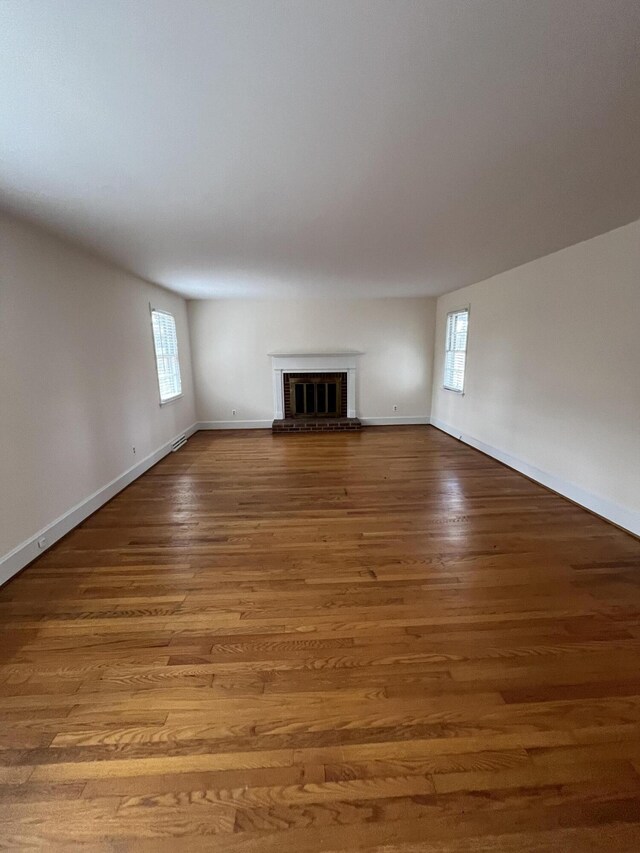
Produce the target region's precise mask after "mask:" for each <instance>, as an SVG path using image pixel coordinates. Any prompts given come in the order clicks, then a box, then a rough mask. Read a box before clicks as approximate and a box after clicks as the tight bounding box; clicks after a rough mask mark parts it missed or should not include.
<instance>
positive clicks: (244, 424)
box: [197, 420, 273, 429]
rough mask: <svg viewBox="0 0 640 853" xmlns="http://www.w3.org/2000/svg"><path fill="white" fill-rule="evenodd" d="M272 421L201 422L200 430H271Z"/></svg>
mask: <svg viewBox="0 0 640 853" xmlns="http://www.w3.org/2000/svg"><path fill="white" fill-rule="evenodd" d="M272 423H273V420H270V421H236V420H233V421H200V423H199V424H198V425H197V426H198V429H271V424H272Z"/></svg>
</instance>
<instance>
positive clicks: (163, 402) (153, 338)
mask: <svg viewBox="0 0 640 853" xmlns="http://www.w3.org/2000/svg"><path fill="white" fill-rule="evenodd" d="M154 314H165V315H167V316H168V317H171V320H172V321H173V327H174V329H175V333H176V365H177V368H178V381H179V383H180V391H179V393H177V394H174V395H173V396H171V397H167V398H166V399H165V400H163V399H162V388H161V385H160V370H159V365H158V350H157V347H156V334H155V329H154V328H153V315H154ZM149 326H150V328H151V343H152V345H153V358H154V362H155V365H156V382H157V385H158V398H159V404H160V406H167V405H168V404H169V403H174V402H175V401H176V400H179V399H180V398H181V397H183V396H184V392H183V390H182V370H181V369H180V346H179V342H178V324H177V323H176V318H175V315H174V314H172V313H171V311H167V310H165V309H164V308H156V307H155V306H154V305H152V304H151V303H149Z"/></svg>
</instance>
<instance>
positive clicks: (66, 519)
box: [0, 424, 198, 585]
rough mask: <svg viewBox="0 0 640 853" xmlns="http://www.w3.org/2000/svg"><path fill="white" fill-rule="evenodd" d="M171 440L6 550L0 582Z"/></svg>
mask: <svg viewBox="0 0 640 853" xmlns="http://www.w3.org/2000/svg"><path fill="white" fill-rule="evenodd" d="M197 429H198V425H197V424H192V426H190V427H189V429H187V430H184V434H185V435H186V436H187V438H188V437H189V436H191V435H193V433H194V432H196V431H197ZM182 434H183V433H182V432H180V433H179V434H178V435H182ZM177 437H178V436H176V438H177ZM174 440H175V439H172V440H171V441H168V442H167V443H166V444H163V445H162V447H160V448H158V450H155V451H154V452H153V453H150V454H149V456H147V457H145V458H144V459H141V460H140V462H138V463H136V464H135V465H134V466H133V467H131V468H129V469H128V470H127V471H125V472H124V473H123V474H120V476H119V477H116V478H115V480H112V481H111V482H110V483H107V485H106V486H103V487H102V488H101V489H98V491H97V492H94V493H93V494H92V495H89V497H88V498H85V500H83V501H81V502H80V503H78V504H76V505H75V506H74V507H71V509H70V510H68V511H67V512H65V513H64V515H61V516H60V517H59V518H56V520H55V521H52V522H51V524H47V526H46V527H43V528H42V530H38V532H37V533H35V534H34V535H33V536H31V537H29V539H26V540H25V541H24V542H21V543H20V545H18V546H17V547H16V548H14V549H13V551H10V552H9V553H8V554H5V555H4V557H1V558H0V585H2V584H3V583H5V582H6V581H8V580H9V578H11V577H13V575H15V574H16V573H17V572H19V571H20V569H24V567H25V566H26V565H28V564H29V563H30V562H31V561H32V560H35V558H36V557H39V556H40V555H41V554H44V552H45V551H46V550H48V549H49V548H50V547H51V546H52V545H53V544H54V543H55V542H57V541H58V539H61V538H62V537H63V536H65V535H66V534H67V533H69V531H70V530H73V528H74V527H77V526H78V524H80V523H81V522H82V521H84V520H85V518H87V517H88V516H90V515H91V513H93V512H95V511H96V510H97V509H100V507H101V506H103V504H106V503H107V501H110V500H111V498H113V497H115V495H117V494H118V492H121V491H122V489H124V488H125V486H128V485H129V484H130V483H133V481H134V480H137V478H138V477H140V475H141V474H144V472H145V471H148V470H149V468H151V467H152V466H153V465H155V464H156V462H159V461H160V460H161V459H162V457H163V456H166V455H167V454H168V453H171V445H172V443H173V441H174ZM42 537H45V538H46V540H47V544H46V547H45V548H38V540H39V539H41V538H42Z"/></svg>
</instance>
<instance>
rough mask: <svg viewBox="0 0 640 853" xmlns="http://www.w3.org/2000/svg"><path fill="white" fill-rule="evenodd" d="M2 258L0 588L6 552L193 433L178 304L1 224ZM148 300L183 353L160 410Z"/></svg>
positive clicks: (182, 309) (17, 225) (23, 228)
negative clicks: (174, 384)
mask: <svg viewBox="0 0 640 853" xmlns="http://www.w3.org/2000/svg"><path fill="white" fill-rule="evenodd" d="M0 258H1V259H2V266H1V269H0V582H1V581H2V580H5V579H6V572H5V576H4V577H3V570H2V566H3V560H4V565H5V567H6V566H7V565H8V562H7V561H6V560H5V559H4V558H6V557H7V554H8V553H9V552H11V551H12V550H13V549H15V548H16V547H17V546H20V545H21V543H24V542H25V540H29V539H30V537H32V536H34V535H35V534H37V533H38V531H40V530H42V528H44V527H46V526H47V525H49V524H51V523H52V522H54V521H55V520H56V519H57V518H58V517H59V516H62V515H63V514H64V513H67V512H68V511H69V510H70V509H71V508H72V507H74V506H75V505H77V504H79V503H81V502H83V501H85V500H86V499H87V498H88V497H89V496H90V495H92V494H93V493H94V492H96V491H97V490H100V489H102V488H103V487H104V486H106V485H107V484H108V483H110V482H111V481H112V480H114V479H115V478H117V477H120V476H121V475H122V474H123V473H124V472H126V471H127V470H128V469H130V468H131V467H132V466H133V465H135V464H136V463H140V462H141V461H142V460H144V458H145V457H147V456H149V454H152V453H153V452H154V451H157V450H158V449H159V448H161V447H162V446H163V445H164V444H166V442H168V441H170V440H171V439H173V438H174V437H175V436H176V435H177V434H178V433H180V432H181V431H184V430H185V428H188V427H190V426H191V425H192V424H193V423H194V421H195V412H194V394H193V381H192V375H191V365H190V349H189V333H188V327H187V313H186V305H185V302H184V300H183V299H182V298H181V297H179V296H176V295H175V294H172V293H169V292H168V291H166V290H164V289H162V288H159V287H155V286H154V285H151V284H148V283H147V282H145V281H142V280H140V279H138V278H135V277H134V276H131V275H128V274H126V273H124V272H121V271H120V270H118V269H116V268H115V267H112V266H109V265H107V264H105V263H103V262H101V261H99V260H97V259H96V258H94V257H92V256H90V255H88V254H85V253H84V252H82V251H80V250H79V249H76V248H74V247H72V246H70V245H69V244H67V243H64V242H62V241H60V240H58V239H56V238H54V237H52V236H51V235H49V234H47V233H45V232H43V231H40V230H39V229H37V228H35V227H33V226H30V225H26V224H24V223H22V222H19V221H17V220H15V219H11V218H9V217H6V216H0ZM150 301H151V302H153V303H154V305H155V306H157V307H159V308H163V309H166V310H168V311H171V312H172V313H173V314H174V315H175V317H176V323H177V330H178V339H179V346H180V360H181V371H182V383H183V391H184V395H183V397H182V398H181V399H179V400H176V401H174V402H173V403H169V404H167V405H166V406H163V407H160V405H159V398H158V385H157V379H156V372H155V359H154V354H153V345H152V336H151V327H150V318H149V302H150ZM132 446H135V447H136V454H135V456H134V454H133V453H132V449H131V448H132ZM28 553H29V554H31V552H28ZM32 556H34V554H32ZM19 562H20V556H19V555H17V556H16V559H15V560H14V561H13V563H12V565H13V568H14V570H15V567H16V566H18V567H20V566H19ZM8 571H9V569H7V572H8Z"/></svg>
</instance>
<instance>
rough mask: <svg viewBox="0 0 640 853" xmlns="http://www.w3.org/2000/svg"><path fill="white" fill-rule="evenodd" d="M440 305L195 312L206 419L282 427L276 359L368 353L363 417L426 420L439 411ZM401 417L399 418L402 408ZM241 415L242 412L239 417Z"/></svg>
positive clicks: (224, 303)
mask: <svg viewBox="0 0 640 853" xmlns="http://www.w3.org/2000/svg"><path fill="white" fill-rule="evenodd" d="M435 303H436V300H435V299H434V298H431V297H422V298H415V299H393V298H390V299H356V300H349V299H339V300H336V299H331V300H329V299H327V300H322V299H317V300H300V301H296V300H289V301H286V300H283V301H269V302H267V301H248V300H222V299H218V300H202V301H195V302H190V303H189V322H190V328H191V347H192V354H193V369H194V376H195V383H196V388H197V410H198V420H199V421H205V422H220V423H222V424H228V425H230V426H231V425H232V424H230V423H229V422H230V421H237V422H242V423H247V422H259V423H258V424H256V425H266V424H267V423H269V424H270V422H271V420H272V419H273V392H272V382H271V359H270V358H269V356H268V355H267V353H269V352H271V351H273V350H330V349H334V350H341V349H345V348H346V349H356V350H362V351H363V352H364V353H365V355H363V356H361V357H360V359H359V364H358V378H357V399H358V403H357V411H358V415H359V416H360V417H361V418H365V419H373V418H384V419H387V418H398V419H399V420H398V422H399V423H401V422H402V420H401V419H402V418H412V419H416V420H417V419H421V420H422V421H423V422H426V420H427V418H428V417H429V413H430V406H431V376H432V359H433V335H434V321H435ZM394 405H397V406H398V411H397V412H394V411H393V406H394ZM232 409H236V410H237V415H236V417H235V418H233V416H232V414H231V412H232Z"/></svg>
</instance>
